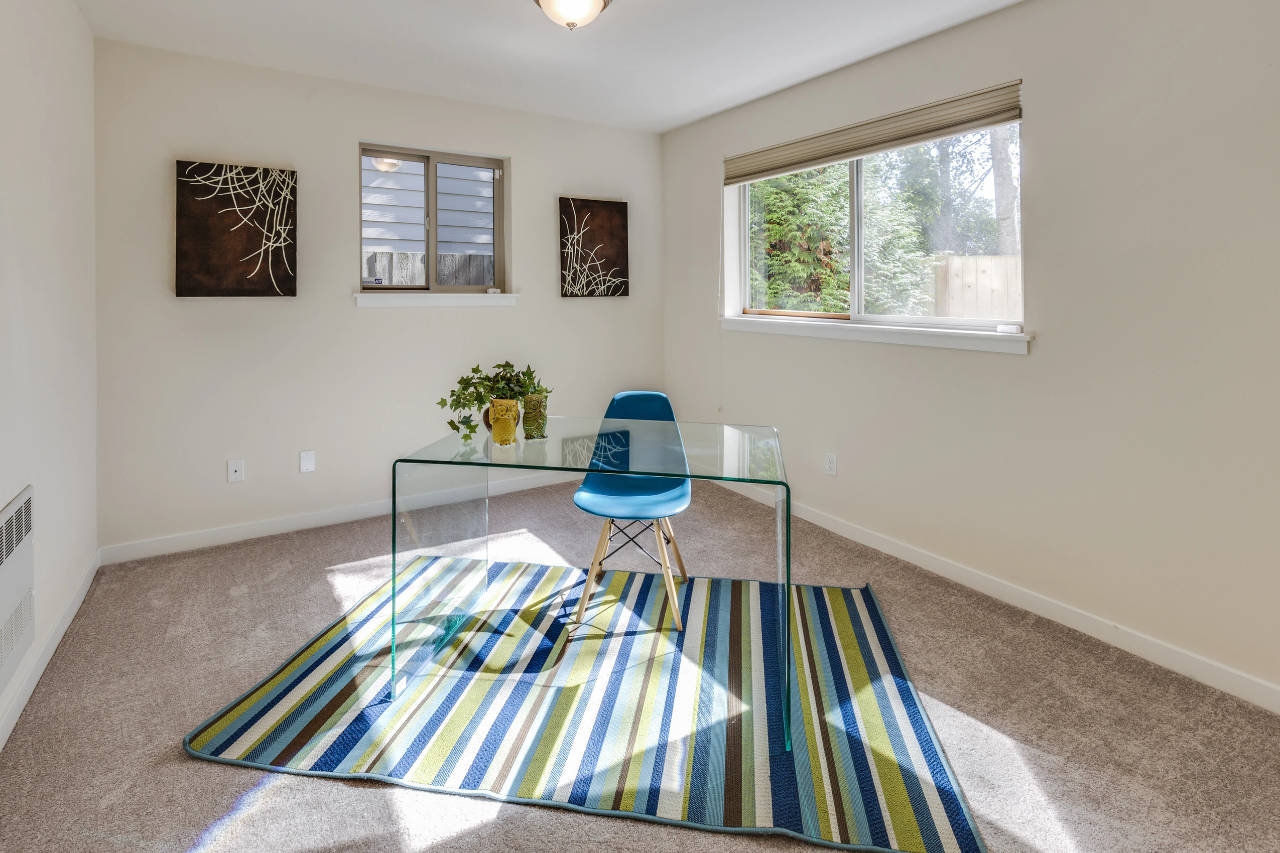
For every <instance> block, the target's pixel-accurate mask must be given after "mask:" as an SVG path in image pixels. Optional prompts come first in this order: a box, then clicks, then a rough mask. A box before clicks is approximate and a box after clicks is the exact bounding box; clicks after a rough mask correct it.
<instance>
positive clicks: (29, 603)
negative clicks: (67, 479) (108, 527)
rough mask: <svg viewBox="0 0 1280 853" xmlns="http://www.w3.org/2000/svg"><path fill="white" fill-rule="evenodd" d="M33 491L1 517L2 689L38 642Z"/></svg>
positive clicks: (28, 489)
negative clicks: (36, 637) (33, 590)
mask: <svg viewBox="0 0 1280 853" xmlns="http://www.w3.org/2000/svg"><path fill="white" fill-rule="evenodd" d="M31 528H32V516H31V487H30V486H27V487H26V488H25V489H23V490H22V492H21V493H19V495H18V496H17V497H16V498H14V499H13V500H12V501H10V502H9V504H8V506H6V507H5V508H4V512H3V513H0V689H3V688H4V687H6V686H7V685H8V683H9V680H10V679H11V678H12V677H13V674H14V671H15V670H16V669H17V668H18V662H19V661H21V660H22V657H23V655H25V654H26V653H27V649H29V648H31V644H32V642H33V641H34V640H35V599H34V595H33V592H32V588H33V586H34V585H35V554H34V551H35V542H34V537H33V536H32V535H31Z"/></svg>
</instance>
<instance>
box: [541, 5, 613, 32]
mask: <svg viewBox="0 0 1280 853" xmlns="http://www.w3.org/2000/svg"><path fill="white" fill-rule="evenodd" d="M533 2H534V3H537V4H538V8H539V9H541V10H542V11H543V13H544V14H545V15H546V16H547V17H548V18H550V19H551V20H553V21H555V22H556V23H557V24H559V25H560V26H562V27H565V28H566V29H568V30H569V31H570V32H572V31H573V30H576V29H577V28H578V27H585V26H586V25H587V24H589V23H591V22H592V21H594V20H595V19H596V16H597V15H599V14H600V13H601V12H603V11H604V10H605V9H607V8H608V7H609V4H610V3H612V2H613V0H533Z"/></svg>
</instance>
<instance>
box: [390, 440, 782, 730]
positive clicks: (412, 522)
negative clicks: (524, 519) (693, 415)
mask: <svg viewBox="0 0 1280 853" xmlns="http://www.w3.org/2000/svg"><path fill="white" fill-rule="evenodd" d="M529 470H535V471H563V472H572V473H583V474H585V473H586V472H588V471H603V472H608V473H616V474H619V475H626V474H644V475H648V476H653V477H673V478H689V479H694V480H713V481H721V482H731V483H749V484H754V485H755V486H758V487H764V488H772V489H773V496H774V508H775V525H776V530H775V536H776V543H777V547H776V555H775V557H776V560H777V570H778V585H777V597H776V598H777V607H778V625H779V631H778V637H777V642H778V653H779V657H780V658H781V660H782V662H783V664H782V666H783V670H782V675H783V677H782V679H781V684H782V692H783V728H784V733H785V740H786V747H787V749H788V750H790V749H791V731H790V727H791V653H790V648H791V627H790V625H791V608H790V606H789V602H790V599H791V487H790V486H789V485H788V484H787V476H786V470H785V469H784V467H783V464H782V447H781V443H780V441H779V439H778V431H777V430H776V429H775V428H773V427H761V426H733V425H730V424H709V423H691V422H687V421H681V422H678V423H676V422H671V421H642V420H619V419H609V418H578V417H561V416H552V417H549V418H547V437H546V438H543V439H533V440H526V439H524V438H523V437H521V438H520V439H519V440H518V441H517V442H516V443H515V444H512V445H507V446H501V445H495V444H494V443H493V442H492V440H491V439H490V438H489V437H488V436H487V435H486V434H485V433H484V432H481V433H479V434H478V435H476V436H475V437H474V438H472V439H471V440H470V441H463V440H462V438H461V436H458V435H456V434H452V433H451V434H450V435H449V436H447V437H446V438H442V439H440V440H439V441H437V442H434V443H433V444H429V445H427V446H426V447H423V448H421V449H420V450H417V451H415V452H413V453H410V454H409V455H407V456H405V457H403V458H400V459H397V460H396V461H395V463H394V464H393V466H392V473H391V482H392V490H391V491H392V497H391V500H392V504H391V508H392V525H393V527H394V531H393V535H392V562H391V566H392V568H391V572H392V574H391V577H392V585H391V596H392V598H391V611H392V614H391V649H390V663H391V690H392V695H394V694H395V692H396V691H398V690H399V689H400V687H401V686H402V680H407V679H408V678H410V677H412V676H411V674H409V673H403V672H401V673H397V670H396V666H397V662H396V639H397V629H398V627H399V624H398V621H397V620H398V618H399V614H398V612H397V607H396V593H397V588H398V587H397V584H398V573H399V572H401V571H403V570H404V569H405V568H406V567H407V566H408V565H409V563H410V561H411V560H413V559H416V558H417V556H420V555H422V554H425V553H430V554H444V555H446V556H458V557H469V558H478V559H480V560H482V561H483V563H482V565H488V564H489V561H488V553H489V548H490V544H489V542H490V531H489V495H490V494H493V493H498V492H501V491H509V490H511V489H509V488H504V482H506V481H509V480H510V479H511V477H512V476H513V474H519V472H520V471H525V472H527V471H529ZM504 471H505V472H506V473H504ZM504 477H505V478H506V480H505V481H504V479H503V478H504ZM517 485H518V484H517ZM573 509H574V511H579V510H577V509H576V508H573ZM583 574H584V577H585V574H586V571H585V569H584V571H583ZM459 586H460V587H461V586H465V587H466V591H461V590H460V591H459V593H458V594H457V596H456V597H453V598H451V599H449V600H446V601H443V602H440V603H438V604H437V605H436V607H435V609H434V611H433V612H432V613H431V614H429V616H428V617H426V618H427V619H429V620H432V621H433V624H438V626H439V634H438V636H439V637H440V639H439V640H438V641H437V643H436V645H437V648H439V647H441V646H443V645H444V643H445V642H447V641H448V640H449V639H450V638H452V637H453V636H454V635H455V634H456V633H457V632H458V631H460V630H462V627H463V626H464V625H465V624H466V623H467V622H468V621H470V618H471V613H472V611H471V609H470V608H471V606H472V603H473V602H474V601H475V598H476V597H477V594H478V593H477V591H476V590H477V588H479V589H481V590H482V589H483V587H484V584H483V583H479V584H466V585H461V584H460V585H459ZM564 618H565V619H566V620H571V619H572V618H573V613H572V612H568V613H566V615H565V616H564ZM422 619H423V617H422V616H421V614H418V621H422ZM673 630H674V629H673Z"/></svg>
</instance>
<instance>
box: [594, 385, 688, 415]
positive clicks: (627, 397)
mask: <svg viewBox="0 0 1280 853" xmlns="http://www.w3.org/2000/svg"><path fill="white" fill-rule="evenodd" d="M604 416H605V417H606V418H627V419H630V420H635V421H674V420H675V419H676V413H675V410H674V409H672V408H671V400H670V399H668V397H667V395H666V394H663V393H662V392H661V391H622V392H621V393H618V394H614V395H613V399H612V400H611V401H610V402H609V408H608V409H606V410H605V413H604Z"/></svg>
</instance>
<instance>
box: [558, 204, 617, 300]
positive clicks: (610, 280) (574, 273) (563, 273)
mask: <svg viewBox="0 0 1280 853" xmlns="http://www.w3.org/2000/svg"><path fill="white" fill-rule="evenodd" d="M630 284H631V282H630V272H629V270H628V262H627V203H626V202H625V201H597V200H596V199H589V198H564V197H561V199H560V295H561V296H626V295H627V293H628V292H629V291H630Z"/></svg>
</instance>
